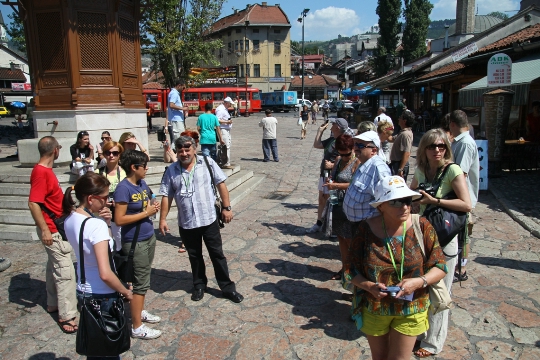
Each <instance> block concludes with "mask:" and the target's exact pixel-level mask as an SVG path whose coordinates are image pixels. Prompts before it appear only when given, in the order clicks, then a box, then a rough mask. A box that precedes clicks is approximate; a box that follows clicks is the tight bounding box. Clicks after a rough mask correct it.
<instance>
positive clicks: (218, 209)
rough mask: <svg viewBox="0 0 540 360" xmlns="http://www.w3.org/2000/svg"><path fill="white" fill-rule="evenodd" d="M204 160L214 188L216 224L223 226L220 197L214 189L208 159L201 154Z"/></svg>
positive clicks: (212, 175) (214, 184)
mask: <svg viewBox="0 0 540 360" xmlns="http://www.w3.org/2000/svg"><path fill="white" fill-rule="evenodd" d="M203 159H204V162H205V163H206V167H207V168H208V171H209V172H210V179H211V180H212V190H214V196H215V197H216V200H215V202H214V208H215V209H216V216H217V219H218V225H219V227H220V228H222V229H223V228H224V227H225V223H224V222H223V218H222V215H221V208H222V206H223V203H222V202H221V198H220V197H219V194H218V192H217V190H216V183H215V182H214V172H213V171H212V168H211V167H210V164H209V163H208V159H207V157H206V156H203Z"/></svg>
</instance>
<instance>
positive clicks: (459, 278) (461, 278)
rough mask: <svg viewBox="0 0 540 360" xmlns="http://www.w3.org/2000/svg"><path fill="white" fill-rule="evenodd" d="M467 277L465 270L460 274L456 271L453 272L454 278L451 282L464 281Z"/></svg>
mask: <svg viewBox="0 0 540 360" xmlns="http://www.w3.org/2000/svg"><path fill="white" fill-rule="evenodd" d="M468 279H469V276H467V272H466V271H465V272H464V273H463V274H460V273H458V272H455V273H454V280H453V282H455V283H457V282H459V281H466V280H468Z"/></svg>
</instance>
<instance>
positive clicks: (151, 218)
mask: <svg viewBox="0 0 540 360" xmlns="http://www.w3.org/2000/svg"><path fill="white" fill-rule="evenodd" d="M155 203H156V194H152V198H151V199H150V205H149V206H154V204H155ZM148 218H149V219H150V220H152V221H154V220H156V218H157V216H156V214H154V215H150V216H149V217H148Z"/></svg>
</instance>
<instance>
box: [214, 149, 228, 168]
mask: <svg viewBox="0 0 540 360" xmlns="http://www.w3.org/2000/svg"><path fill="white" fill-rule="evenodd" d="M227 162H229V157H228V156H227V145H225V144H223V145H221V144H219V145H218V146H217V151H216V163H217V164H218V166H220V167H221V166H224V165H225V164H227Z"/></svg>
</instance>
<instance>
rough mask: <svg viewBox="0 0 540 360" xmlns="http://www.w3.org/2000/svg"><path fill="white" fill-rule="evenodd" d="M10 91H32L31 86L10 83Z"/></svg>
mask: <svg viewBox="0 0 540 360" xmlns="http://www.w3.org/2000/svg"><path fill="white" fill-rule="evenodd" d="M11 90H13V91H30V90H32V84H27V83H11Z"/></svg>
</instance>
